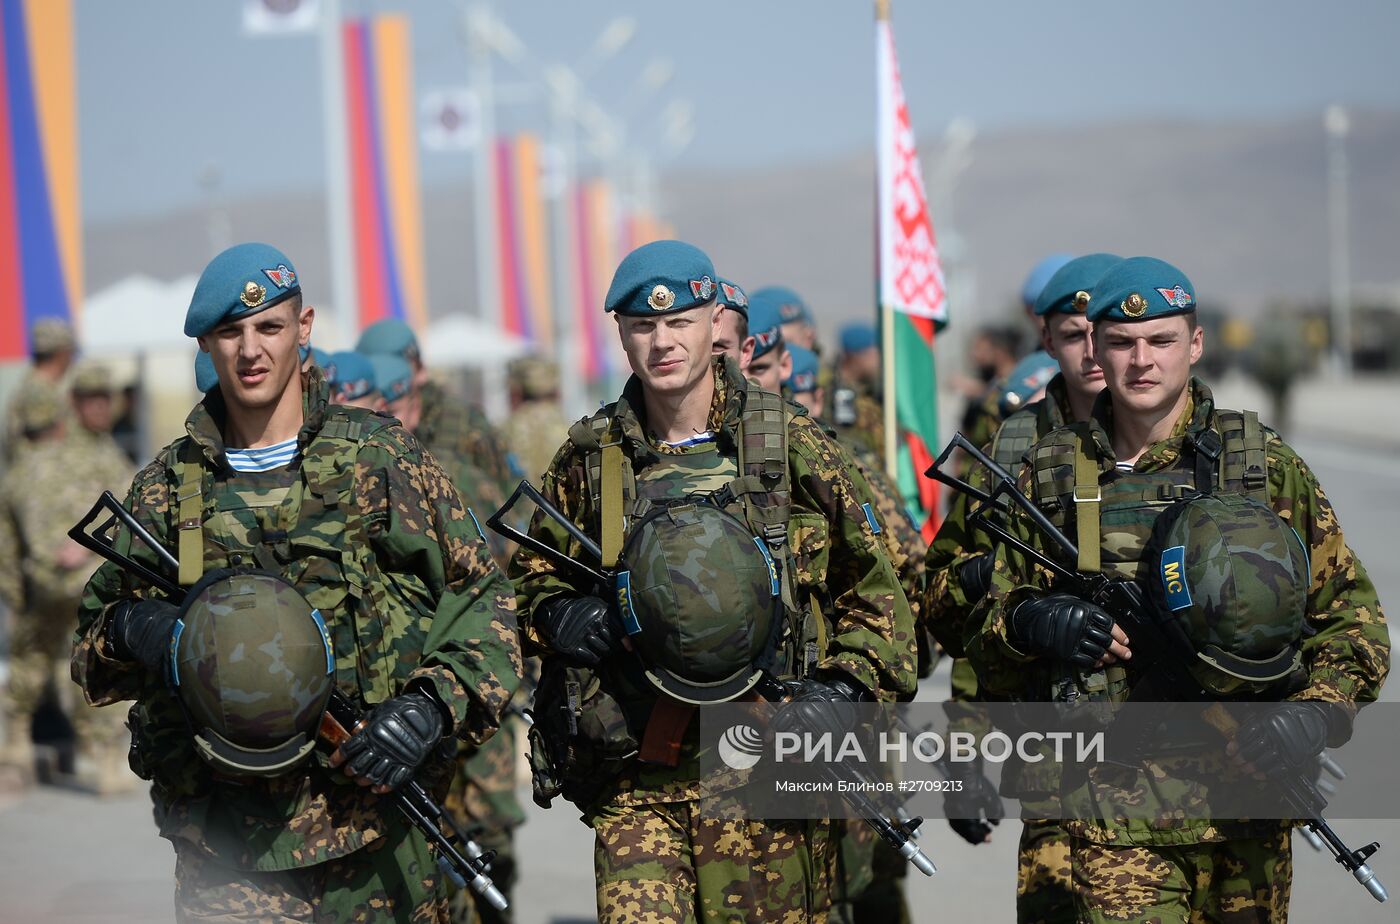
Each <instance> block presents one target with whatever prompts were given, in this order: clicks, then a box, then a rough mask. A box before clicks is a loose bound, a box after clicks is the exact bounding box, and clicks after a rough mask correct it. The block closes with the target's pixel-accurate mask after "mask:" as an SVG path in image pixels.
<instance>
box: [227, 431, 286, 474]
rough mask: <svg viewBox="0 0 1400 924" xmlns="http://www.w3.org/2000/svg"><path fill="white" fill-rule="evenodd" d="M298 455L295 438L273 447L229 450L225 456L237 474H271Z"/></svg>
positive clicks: (229, 465) (275, 444)
mask: <svg viewBox="0 0 1400 924" xmlns="http://www.w3.org/2000/svg"><path fill="white" fill-rule="evenodd" d="M296 455H297V438H296V437H295V436H294V437H292V438H291V439H289V440H283V441H282V442H280V443H273V444H272V445H271V446H263V447H261V448H259V449H227V450H225V451H224V456H225V457H226V458H227V459H228V467H229V468H231V469H233V470H234V471H235V472H270V471H272V470H273V469H274V468H281V467H282V466H284V465H286V464H287V463H288V462H291V461H292V460H293V459H295V458H296Z"/></svg>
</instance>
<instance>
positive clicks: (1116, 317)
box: [1088, 257, 1196, 321]
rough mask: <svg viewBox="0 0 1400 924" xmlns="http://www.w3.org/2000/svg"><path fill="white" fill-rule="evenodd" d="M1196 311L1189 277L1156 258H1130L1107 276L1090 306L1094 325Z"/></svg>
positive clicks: (1194, 297)
mask: <svg viewBox="0 0 1400 924" xmlns="http://www.w3.org/2000/svg"><path fill="white" fill-rule="evenodd" d="M1195 310H1196V288H1195V286H1193V285H1191V280H1190V279H1187V278H1186V274H1185V273H1183V272H1182V271H1181V270H1179V269H1177V268H1176V267H1175V266H1172V265H1171V264H1170V263H1167V262H1166V261H1164V260H1158V259H1156V258H1155V257H1129V258H1128V259H1126V260H1124V261H1123V262H1122V263H1119V264H1118V265H1117V266H1115V267H1114V268H1113V269H1111V270H1109V271H1108V272H1107V273H1104V274H1103V278H1101V279H1100V280H1099V282H1098V285H1096V286H1094V297H1093V299H1092V300H1091V301H1090V302H1089V312H1088V314H1089V320H1090V321H1150V320H1152V319H1153V318H1165V317H1170V316H1171V315H1174V314H1186V313H1187V312H1193V311H1195Z"/></svg>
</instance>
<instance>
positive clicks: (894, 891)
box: [829, 821, 910, 924]
mask: <svg viewBox="0 0 1400 924" xmlns="http://www.w3.org/2000/svg"><path fill="white" fill-rule="evenodd" d="M834 824H835V830H836V832H837V838H838V840H837V847H836V851H837V867H836V878H835V884H834V887H833V889H834V891H833V895H832V899H831V914H830V917H829V920H830V922H831V924H867V922H870V924H908V921H909V920H910V918H909V903H908V901H907V900H906V899H905V896H904V879H905V877H906V876H907V875H908V873H909V863H908V861H906V860H905V859H904V858H903V857H901V856H900V855H899V854H898V853H896V852H895V850H894V848H893V847H891V846H890V845H889V844H887V843H885V841H884V839H883V838H881V837H880V835H878V834H876V833H875V829H874V828H872V827H870V825H868V824H866V823H865V822H862V821H838V822H835V823H834Z"/></svg>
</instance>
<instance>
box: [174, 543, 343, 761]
mask: <svg viewBox="0 0 1400 924" xmlns="http://www.w3.org/2000/svg"><path fill="white" fill-rule="evenodd" d="M171 662H172V663H171V678H172V681H173V683H174V686H175V689H176V691H177V693H178V695H179V697H180V701H181V703H182V704H183V705H184V708H185V712H186V714H187V715H188V716H189V719H190V723H191V725H192V726H193V729H194V733H195V750H196V751H197V752H198V753H199V755H200V757H202V758H203V759H204V760H205V761H206V762H208V763H209V764H211V765H212V766H214V767H215V768H217V769H218V770H220V771H223V772H225V773H229V774H232V775H236V776H278V775H280V774H282V773H285V772H287V771H288V770H290V769H291V768H292V767H294V766H296V765H297V764H298V763H301V762H302V761H303V760H305V759H306V758H307V757H308V756H309V755H310V754H311V751H312V750H313V749H314V748H315V745H316V732H317V728H318V726H319V725H320V722H321V715H322V713H323V712H324V711H325V708H326V703H327V701H328V700H329V699H330V695H331V690H332V687H333V685H334V683H335V678H334V668H335V660H334V657H333V655H332V651H331V643H330V636H329V634H328V633H327V632H326V626H325V623H324V622H323V621H322V619H321V614H320V613H319V612H318V611H317V610H315V609H313V608H312V606H311V604H310V603H308V602H307V600H306V598H305V597H303V596H302V595H301V594H300V593H299V592H298V591H297V589H296V588H295V587H293V586H292V585H291V584H289V583H287V582H286V581H284V580H283V579H282V578H280V577H278V576H276V575H274V574H270V573H268V572H264V571H250V570H238V571H235V570H231V569H227V568H225V569H219V570H217V571H211V572H210V573H209V574H207V575H205V576H204V578H203V579H202V580H201V581H200V582H199V583H198V584H196V585H195V586H194V587H193V588H191V590H190V592H189V594H188V595H187V596H186V597H185V600H184V603H183V604H182V605H181V607H180V618H179V621H178V622H177V623H176V628H175V635H174V638H173V641H172V643H171Z"/></svg>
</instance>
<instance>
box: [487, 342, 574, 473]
mask: <svg viewBox="0 0 1400 924" xmlns="http://www.w3.org/2000/svg"><path fill="white" fill-rule="evenodd" d="M507 375H508V378H509V380H510V406H511V412H510V417H508V418H506V421H505V423H504V424H502V425H501V436H502V437H503V438H504V439H505V445H506V451H507V452H508V453H509V454H510V458H511V460H512V462H513V463H514V469H515V471H514V474H515V475H516V476H517V477H521V478H528V479H530V481H531V483H533V484H539V480H540V477H541V476H543V475H544V470H545V469H547V468H549V460H550V459H552V458H553V457H554V449H555V448H556V447H557V446H558V445H559V444H560V443H561V442H563V441H564V437H565V436H567V435H568V433H569V422H568V421H567V420H566V419H565V418H564V409H563V408H562V407H560V406H559V367H558V366H556V365H555V364H554V363H553V362H551V361H550V360H547V359H543V358H541V357H537V356H523V357H521V358H520V359H517V360H515V361H513V362H512V363H511V364H510V368H509V370H508V373H507Z"/></svg>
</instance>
